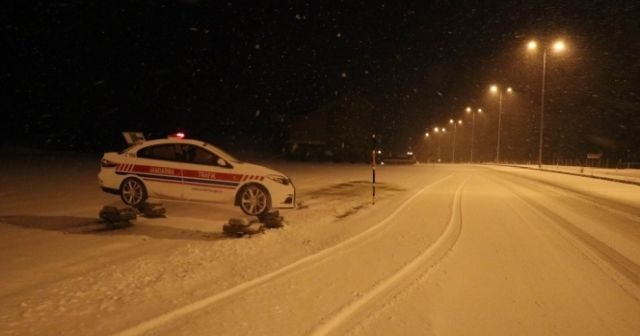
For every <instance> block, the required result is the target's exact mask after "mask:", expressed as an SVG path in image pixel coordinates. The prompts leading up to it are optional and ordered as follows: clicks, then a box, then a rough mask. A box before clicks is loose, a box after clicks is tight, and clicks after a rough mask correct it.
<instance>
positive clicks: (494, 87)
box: [491, 85, 513, 162]
mask: <svg viewBox="0 0 640 336" xmlns="http://www.w3.org/2000/svg"><path fill="white" fill-rule="evenodd" d="M505 91H506V92H507V93H509V94H510V93H512V92H513V89H512V88H511V87H508V88H507V89H506V90H500V88H499V87H498V86H497V85H491V93H493V94H498V97H499V99H498V101H499V103H498V145H497V147H496V162H500V135H501V134H502V94H503V93H504V92H505Z"/></svg>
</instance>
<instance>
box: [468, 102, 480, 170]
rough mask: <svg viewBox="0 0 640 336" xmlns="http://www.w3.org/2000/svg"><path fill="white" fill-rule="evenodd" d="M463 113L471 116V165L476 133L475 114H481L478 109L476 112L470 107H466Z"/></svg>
mask: <svg viewBox="0 0 640 336" xmlns="http://www.w3.org/2000/svg"><path fill="white" fill-rule="evenodd" d="M465 111H466V112H467V114H471V158H470V160H469V161H470V162H471V163H473V144H474V142H475V132H476V112H477V113H482V109H481V108H479V109H477V110H474V109H472V108H471V107H467V108H466V109H465Z"/></svg>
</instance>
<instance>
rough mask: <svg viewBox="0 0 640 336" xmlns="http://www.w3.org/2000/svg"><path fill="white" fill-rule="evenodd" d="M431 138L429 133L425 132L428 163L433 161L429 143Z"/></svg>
mask: <svg viewBox="0 0 640 336" xmlns="http://www.w3.org/2000/svg"><path fill="white" fill-rule="evenodd" d="M429 137H430V134H429V132H425V133H424V139H425V141H427V162H429V161H431V160H430V159H431V146H430V143H429Z"/></svg>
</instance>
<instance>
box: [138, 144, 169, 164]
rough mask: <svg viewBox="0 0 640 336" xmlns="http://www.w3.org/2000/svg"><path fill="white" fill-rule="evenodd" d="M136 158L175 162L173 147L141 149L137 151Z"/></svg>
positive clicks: (158, 146) (160, 146) (161, 146)
mask: <svg viewBox="0 0 640 336" xmlns="http://www.w3.org/2000/svg"><path fill="white" fill-rule="evenodd" d="M138 157H141V158H145V159H154V160H164V161H176V160H177V155H176V148H175V146H174V145H157V146H149V147H145V148H142V149H140V150H139V151H138Z"/></svg>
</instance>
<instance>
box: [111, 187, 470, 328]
mask: <svg viewBox="0 0 640 336" xmlns="http://www.w3.org/2000/svg"><path fill="white" fill-rule="evenodd" d="M453 175H454V174H449V175H447V176H445V177H443V178H441V179H439V180H437V181H435V182H432V183H429V184H427V185H426V186H425V187H423V188H422V189H420V190H419V191H418V192H416V193H415V194H414V195H412V196H411V197H410V198H408V199H407V200H406V201H404V202H403V203H402V204H401V205H400V206H399V207H398V208H396V210H395V211H393V212H392V213H391V214H390V215H388V216H387V217H385V218H384V219H383V220H381V221H380V222H378V223H376V224H375V225H372V226H371V227H369V228H368V229H367V230H365V231H363V232H361V233H359V234H357V235H355V236H353V237H350V238H349V239H347V240H344V241H342V242H340V243H338V244H336V245H334V246H332V247H329V248H326V249H324V250H322V251H320V252H318V253H315V254H312V255H309V256H306V257H304V258H302V259H299V260H297V261H295V262H293V263H291V264H288V265H286V266H284V267H282V268H280V269H278V270H276V271H273V272H271V273H267V274H264V275H262V276H260V277H257V278H255V279H253V280H250V281H247V282H244V283H241V284H238V285H236V286H235V287H232V288H229V289H227V290H224V291H222V292H219V293H216V294H214V295H211V296H208V297H206V298H204V299H201V300H198V301H196V302H193V303H191V304H188V305H186V306H182V307H180V308H178V309H175V310H172V311H169V312H166V313H164V314H162V315H160V316H157V317H155V318H152V319H150V320H147V321H144V322H141V323H139V324H137V325H135V326H133V327H131V328H128V329H125V330H122V331H120V332H118V333H116V334H114V336H136V335H141V334H143V333H145V332H148V331H151V330H153V329H155V328H157V327H160V326H162V325H164V324H166V323H169V322H171V321H174V320H177V319H179V318H181V317H183V316H186V315H188V314H192V313H194V312H197V311H199V310H202V309H205V308H207V307H208V306H210V305H212V304H214V303H216V302H218V301H220V300H223V299H226V298H229V297H232V296H234V295H237V294H240V293H242V292H244V291H246V290H249V289H251V288H254V287H257V286H260V285H261V284H263V283H265V282H267V281H270V280H273V279H275V278H279V277H283V276H285V275H287V274H290V273H293V272H295V271H296V270H299V269H302V268H305V267H307V266H310V265H313V264H316V263H318V262H320V261H323V260H325V259H327V258H329V257H331V256H332V255H335V254H337V253H341V252H343V251H345V250H348V249H349V248H350V247H351V246H355V245H357V244H359V243H360V242H361V241H365V240H367V239H369V238H370V237H371V236H373V235H375V234H377V233H378V232H379V231H382V230H384V229H385V228H386V224H387V223H389V222H390V221H391V220H392V219H393V218H394V217H395V216H397V215H398V214H399V213H401V212H402V211H403V210H404V209H405V208H406V207H407V206H408V205H409V204H411V203H412V202H413V201H414V200H415V199H416V198H418V197H419V196H420V195H422V194H423V193H424V192H425V191H427V190H428V189H430V188H432V187H434V186H435V185H438V184H440V183H442V182H444V181H446V180H448V179H449V178H451V176H453ZM463 184H464V183H463ZM461 189H462V186H460V188H459V189H458V191H456V197H455V199H457V201H454V206H453V208H454V209H456V208H458V207H459V192H460V190H461ZM456 204H458V206H456ZM455 212H456V211H453V213H455ZM453 217H454V216H453V215H452V218H453ZM450 223H451V222H450ZM449 226H451V225H448V227H449ZM447 231H448V230H447Z"/></svg>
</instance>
